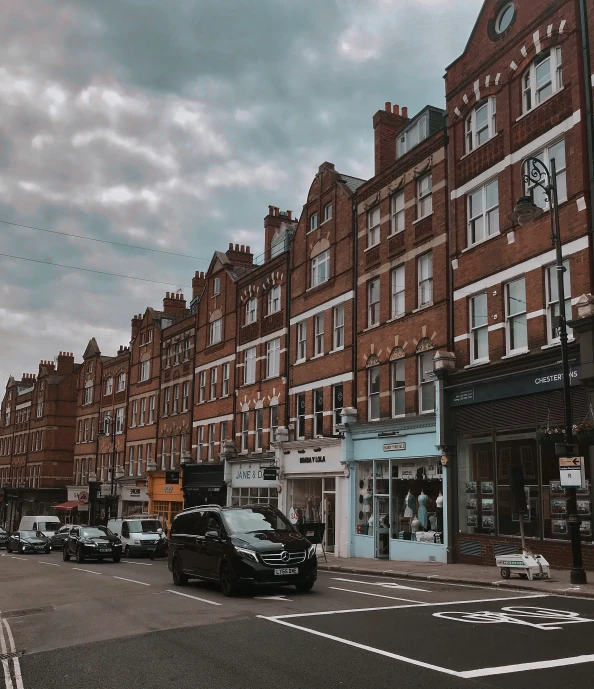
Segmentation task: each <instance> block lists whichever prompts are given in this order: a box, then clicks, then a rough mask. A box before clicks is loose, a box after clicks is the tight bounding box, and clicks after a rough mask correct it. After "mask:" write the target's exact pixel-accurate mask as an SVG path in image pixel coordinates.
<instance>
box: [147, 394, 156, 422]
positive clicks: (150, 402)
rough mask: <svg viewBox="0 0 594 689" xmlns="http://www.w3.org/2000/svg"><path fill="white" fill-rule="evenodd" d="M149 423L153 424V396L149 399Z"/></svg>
mask: <svg viewBox="0 0 594 689" xmlns="http://www.w3.org/2000/svg"><path fill="white" fill-rule="evenodd" d="M148 422H149V423H155V395H151V396H150V397H149V420H148Z"/></svg>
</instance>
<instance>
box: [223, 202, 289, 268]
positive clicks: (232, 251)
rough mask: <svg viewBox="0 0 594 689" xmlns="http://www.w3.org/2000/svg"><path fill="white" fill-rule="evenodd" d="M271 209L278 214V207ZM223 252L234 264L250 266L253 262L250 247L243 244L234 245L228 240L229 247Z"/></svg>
mask: <svg viewBox="0 0 594 689" xmlns="http://www.w3.org/2000/svg"><path fill="white" fill-rule="evenodd" d="M273 210H274V211H275V214H278V208H274V207H273ZM225 253H226V254H227V258H228V259H229V260H230V261H231V263H233V264H234V265H235V264H237V263H243V264H247V265H250V266H251V265H252V263H253V262H254V255H253V254H252V252H251V251H250V247H249V246H244V245H243V244H242V245H241V246H240V245H239V244H235V245H234V244H233V243H232V242H230V243H229V248H228V249H227V251H226V252H225Z"/></svg>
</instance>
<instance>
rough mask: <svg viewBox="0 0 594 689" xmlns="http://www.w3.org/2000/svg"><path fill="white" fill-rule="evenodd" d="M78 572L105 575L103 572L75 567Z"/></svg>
mask: <svg viewBox="0 0 594 689" xmlns="http://www.w3.org/2000/svg"><path fill="white" fill-rule="evenodd" d="M72 569H75V570H76V571H77V572H87V573H88V574H103V572H95V571H94V570H92V569H81V568H80V567H73V568H72Z"/></svg>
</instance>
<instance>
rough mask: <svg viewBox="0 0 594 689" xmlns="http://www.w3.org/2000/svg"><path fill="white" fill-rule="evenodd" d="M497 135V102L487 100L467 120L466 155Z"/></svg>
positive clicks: (492, 98) (492, 99) (479, 104)
mask: <svg viewBox="0 0 594 689" xmlns="http://www.w3.org/2000/svg"><path fill="white" fill-rule="evenodd" d="M495 134H497V102H496V100H495V97H494V96H492V97H491V98H485V99H484V100H482V101H481V102H480V103H478V104H477V106H476V107H475V108H474V110H473V111H472V112H471V113H470V115H468V117H467V119H466V153H470V152H471V151H474V149H475V148H478V147H479V146H482V145H483V144H484V143H487V141H489V139H492V138H493V137H494V136H495Z"/></svg>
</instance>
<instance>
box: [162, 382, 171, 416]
mask: <svg viewBox="0 0 594 689" xmlns="http://www.w3.org/2000/svg"><path fill="white" fill-rule="evenodd" d="M170 402H171V388H170V387H169V388H165V390H163V416H169V407H170Z"/></svg>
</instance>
